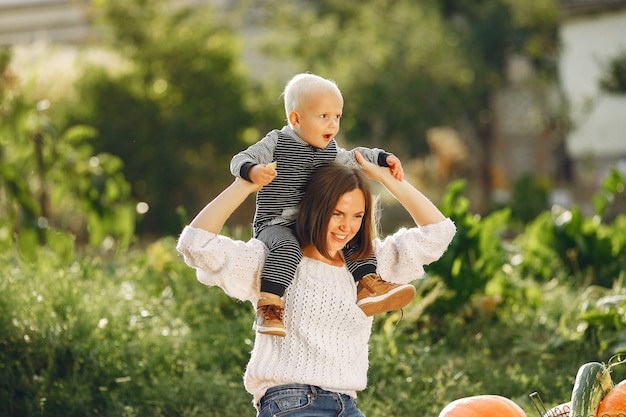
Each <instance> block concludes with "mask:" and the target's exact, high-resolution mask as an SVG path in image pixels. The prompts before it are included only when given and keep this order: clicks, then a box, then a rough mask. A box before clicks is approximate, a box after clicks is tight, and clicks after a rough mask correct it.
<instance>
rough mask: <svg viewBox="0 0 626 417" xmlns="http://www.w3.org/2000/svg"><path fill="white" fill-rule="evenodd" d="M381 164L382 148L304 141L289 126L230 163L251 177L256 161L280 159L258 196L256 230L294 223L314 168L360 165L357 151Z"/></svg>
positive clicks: (238, 173) (237, 172) (239, 173)
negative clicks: (348, 147)
mask: <svg viewBox="0 0 626 417" xmlns="http://www.w3.org/2000/svg"><path fill="white" fill-rule="evenodd" d="M357 150H358V151H359V152H361V154H362V155H363V157H364V158H365V159H366V160H368V161H370V162H372V163H374V164H378V165H382V166H385V165H386V163H385V159H386V158H387V156H388V155H389V154H388V153H386V152H384V151H383V150H381V149H376V148H372V149H370V148H364V147H358V148H355V149H352V150H350V151H347V150H345V149H343V148H341V147H339V146H338V145H337V143H336V142H335V139H332V140H331V141H330V142H329V144H328V146H326V147H325V148H323V149H320V148H315V147H313V146H311V145H309V144H308V143H306V142H305V141H303V140H302V139H301V138H300V137H299V136H298V135H297V134H296V133H295V132H294V131H293V129H292V128H290V127H289V126H285V127H283V128H282V129H281V130H272V131H271V132H269V133H268V134H267V135H266V136H265V137H264V138H263V139H261V140H260V141H258V142H256V143H255V144H253V145H251V146H250V147H248V149H246V150H244V151H242V152H240V153H238V154H237V155H235V156H234V157H233V159H232V160H231V163H230V170H231V172H232V174H233V175H235V176H238V177H243V178H245V179H249V178H248V176H247V172H248V170H249V169H250V167H252V166H253V165H256V164H269V163H270V162H274V161H275V162H276V163H277V171H278V175H277V176H276V178H274V180H273V181H272V182H271V183H270V184H269V185H266V186H264V187H263V188H262V189H261V190H260V191H259V192H258V193H257V198H256V212H255V214H254V234H255V236H257V235H258V234H259V232H260V231H261V230H262V229H263V228H264V227H266V226H270V225H282V226H292V225H293V224H294V223H295V221H296V217H297V214H298V207H299V205H300V201H301V200H302V197H303V196H304V192H305V190H306V186H307V184H308V182H309V180H310V178H311V176H312V175H313V172H314V171H315V170H316V169H317V168H319V167H321V166H323V165H325V164H327V163H329V162H333V161H335V162H338V163H341V164H345V165H348V166H354V167H359V166H360V165H359V163H358V162H357V160H356V158H355V156H354V151H357Z"/></svg>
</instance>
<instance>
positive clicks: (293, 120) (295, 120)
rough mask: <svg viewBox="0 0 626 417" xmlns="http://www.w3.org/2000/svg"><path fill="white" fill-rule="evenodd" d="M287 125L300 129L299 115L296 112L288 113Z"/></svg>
mask: <svg viewBox="0 0 626 417" xmlns="http://www.w3.org/2000/svg"><path fill="white" fill-rule="evenodd" d="M289 123H290V124H291V126H293V127H296V128H297V127H300V114H298V112H297V111H295V110H293V111H291V112H289Z"/></svg>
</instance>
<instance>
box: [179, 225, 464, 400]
mask: <svg viewBox="0 0 626 417" xmlns="http://www.w3.org/2000/svg"><path fill="white" fill-rule="evenodd" d="M455 232H456V228H455V226H454V223H452V221H451V220H449V219H447V220H444V221H442V222H440V223H436V224H432V225H427V226H422V227H419V228H418V227H415V228H411V229H401V230H399V231H398V232H396V233H395V234H393V235H391V236H388V237H387V238H385V239H384V240H382V241H380V240H378V239H377V240H375V241H374V251H375V254H376V258H377V261H378V272H379V274H380V275H381V276H382V277H383V278H384V279H386V280H387V281H390V282H395V283H408V282H410V281H412V280H414V279H417V278H420V277H422V276H423V275H424V265H427V264H429V263H431V262H433V261H435V260H437V259H439V258H440V257H441V255H443V253H444V252H445V250H446V249H447V248H448V245H449V244H450V242H451V241H452V238H453V237H454V234H455ZM177 249H178V251H179V252H180V253H181V254H182V255H183V256H184V259H185V262H186V263H187V264H188V265H189V266H190V267H192V268H195V269H196V272H197V277H198V280H199V281H200V282H202V283H203V284H206V285H210V286H214V285H216V286H219V287H220V288H222V290H224V291H225V292H226V293H227V294H228V295H230V296H231V297H234V298H237V299H239V300H244V301H245V300H248V301H251V302H252V303H253V304H254V305H256V301H257V300H258V298H259V285H260V273H261V269H262V267H263V262H264V260H265V256H266V255H267V248H266V247H265V246H264V245H263V243H261V242H260V241H258V240H256V239H251V240H249V241H248V242H242V241H236V240H232V239H230V238H228V237H225V236H221V235H216V234H214V233H209V232H206V231H204V230H201V229H196V228H193V227H189V226H187V227H186V228H185V229H184V230H183V232H182V234H181V235H180V238H179V240H178V246H177ZM284 298H285V327H286V328H287V336H286V337H284V338H282V337H276V336H268V335H262V334H257V335H256V338H255V342H254V348H253V350H252V353H251V357H250V361H249V362H248V366H247V368H246V372H245V375H244V385H245V387H246V389H247V390H248V392H250V393H251V394H252V395H253V396H254V403H255V404H258V401H259V400H260V399H261V397H262V396H263V395H264V393H265V391H266V390H267V389H268V388H270V387H273V386H277V385H283V384H307V385H316V386H319V387H321V388H323V389H326V390H329V391H335V392H339V393H344V394H347V395H350V396H352V397H355V398H356V392H357V391H361V390H363V389H364V388H365V386H366V383H367V369H368V341H369V337H370V333H371V326H372V318H371V317H367V316H366V315H365V314H364V313H363V312H362V310H361V309H360V308H359V307H357V305H356V284H355V282H354V279H353V277H352V275H351V274H350V273H349V272H348V270H347V268H345V267H336V266H331V265H328V264H325V263H323V262H320V261H316V260H313V259H311V258H307V257H304V258H303V260H302V262H301V263H300V265H299V267H298V270H297V272H296V276H295V279H294V281H293V282H292V283H291V285H290V286H289V287H288V288H287V291H286V292H285V296H284Z"/></svg>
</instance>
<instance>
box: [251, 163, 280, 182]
mask: <svg viewBox="0 0 626 417" xmlns="http://www.w3.org/2000/svg"><path fill="white" fill-rule="evenodd" d="M248 176H249V177H250V180H251V181H252V182H253V183H255V184H257V185H261V186H265V185H267V184H269V183H270V182H272V180H274V178H276V162H270V163H269V164H267V165H264V164H258V165H255V166H253V167H252V168H250V171H248Z"/></svg>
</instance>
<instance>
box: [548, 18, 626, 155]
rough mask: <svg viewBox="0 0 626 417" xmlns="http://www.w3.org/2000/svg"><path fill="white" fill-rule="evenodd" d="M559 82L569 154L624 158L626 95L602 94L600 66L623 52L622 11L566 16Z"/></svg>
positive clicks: (625, 47) (624, 22)
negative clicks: (569, 127)
mask: <svg viewBox="0 0 626 417" xmlns="http://www.w3.org/2000/svg"><path fill="white" fill-rule="evenodd" d="M560 36H561V41H562V42H563V52H562V56H561V59H560V64H559V75H560V80H561V85H562V87H563V88H564V90H565V92H566V94H567V95H568V97H569V99H570V102H571V105H572V117H573V122H574V123H575V125H576V127H575V130H574V131H573V132H572V133H571V134H570V135H569V137H568V139H567V149H568V152H569V154H570V155H571V156H572V157H574V158H577V159H578V158H584V157H589V156H594V157H600V158H606V157H609V158H611V159H612V158H620V157H626V95H610V94H606V93H602V92H601V91H600V87H599V79H600V78H601V76H602V71H603V66H604V65H606V63H607V62H608V61H609V60H610V59H612V58H614V57H615V56H616V55H617V53H618V52H620V51H626V10H622V11H613V12H611V13H606V14H601V15H592V16H584V17H576V18H570V19H568V20H566V21H564V22H563V23H562V25H561V28H560Z"/></svg>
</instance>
